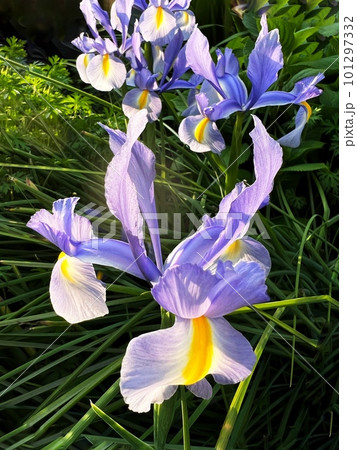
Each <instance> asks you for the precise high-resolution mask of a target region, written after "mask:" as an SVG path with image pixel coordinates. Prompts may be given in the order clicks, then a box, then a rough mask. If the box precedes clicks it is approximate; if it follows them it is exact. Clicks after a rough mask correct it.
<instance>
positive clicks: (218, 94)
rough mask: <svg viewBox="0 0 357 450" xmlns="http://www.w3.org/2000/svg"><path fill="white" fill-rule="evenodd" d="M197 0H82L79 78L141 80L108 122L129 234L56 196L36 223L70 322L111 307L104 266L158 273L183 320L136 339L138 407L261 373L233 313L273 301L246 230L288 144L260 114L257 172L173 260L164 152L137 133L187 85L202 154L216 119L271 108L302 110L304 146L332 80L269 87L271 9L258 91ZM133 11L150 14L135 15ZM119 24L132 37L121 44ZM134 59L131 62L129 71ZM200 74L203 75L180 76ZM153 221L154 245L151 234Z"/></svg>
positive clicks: (128, 383) (58, 304)
mask: <svg viewBox="0 0 357 450" xmlns="http://www.w3.org/2000/svg"><path fill="white" fill-rule="evenodd" d="M189 6H190V0H171V1H168V0H150V1H149V2H146V1H145V0H116V1H115V2H114V3H113V7H112V10H111V14H110V16H109V14H108V13H107V12H106V11H104V10H103V9H102V8H101V7H100V5H99V3H98V1H97V0H82V2H81V4H80V7H81V10H82V11H83V14H84V16H85V18H86V21H87V24H88V27H89V29H90V32H91V34H92V37H88V36H85V35H84V34H82V35H81V36H80V37H79V38H77V39H76V40H75V41H74V42H73V43H74V44H75V45H76V46H77V47H78V48H79V49H80V50H81V51H82V52H83V53H82V54H81V55H80V56H79V57H78V59H77V68H78V71H79V74H80V76H81V79H82V80H83V81H84V82H86V83H90V84H91V85H92V86H94V87H95V88H97V89H99V90H102V91H108V90H112V89H117V88H120V87H121V86H122V85H123V83H124V82H125V81H126V83H127V85H128V86H129V87H132V89H130V90H129V91H128V92H127V93H126V95H125V96H124V99H123V111H124V113H125V114H126V115H127V117H128V118H129V119H130V120H129V122H128V127H127V132H126V133H124V132H123V131H120V130H113V129H111V128H109V127H107V126H105V125H102V127H103V128H104V129H105V130H106V131H107V133H108V135H109V146H110V148H111V150H112V152H113V155H114V156H113V159H112V160H111V162H110V163H109V165H108V168H107V173H106V177H105V196H106V202H107V205H108V208H109V210H110V211H111V213H112V214H113V215H114V216H115V217H116V218H117V219H118V220H119V221H120V222H121V225H122V229H123V233H124V235H125V239H124V240H123V241H119V240H115V239H103V238H99V237H97V236H95V235H94V233H93V230H92V225H91V223H90V221H89V220H88V219H86V218H85V217H82V216H80V215H78V214H76V213H75V212H74V209H75V206H76V203H77V202H78V200H79V199H78V198H77V197H72V198H66V199H62V200H57V201H56V202H54V204H53V211H52V213H50V212H48V211H46V210H40V211H38V212H37V213H36V214H34V215H33V216H32V218H31V219H30V221H29V222H28V226H29V227H30V228H32V229H33V230H35V231H37V232H38V233H40V234H41V235H42V236H44V237H45V238H47V239H48V240H49V241H51V242H52V243H53V244H54V245H56V246H57V247H58V248H59V250H60V254H59V257H58V261H57V262H56V264H55V266H54V268H53V271H52V276H51V282H50V297H51V302H52V305H53V308H54V310H55V312H56V313H57V314H58V315H60V316H62V317H63V318H64V319H66V320H67V321H68V322H69V323H78V322H81V321H84V320H88V319H93V318H96V317H101V316H103V315H105V314H108V312H109V311H108V308H107V306H106V303H105V300H106V298H105V287H104V285H103V283H102V282H101V281H99V280H98V279H97V277H96V274H95V270H94V267H93V264H99V265H104V266H109V267H114V268H116V269H118V270H120V271H125V272H127V273H129V274H131V275H133V276H135V277H138V278H141V279H142V280H146V281H147V282H148V283H149V284H150V289H151V292H152V296H153V298H154V299H155V300H156V302H157V303H158V304H159V305H160V306H161V307H162V308H163V309H164V310H166V311H168V312H170V313H171V314H173V315H174V316H175V323H174V325H173V326H172V327H171V328H166V329H161V330H158V331H154V332H151V333H147V334H143V335H141V336H139V337H136V338H134V339H132V340H131V342H130V343H129V345H128V348H127V352H126V354H125V356H124V359H123V363H122V370H121V378H120V389H121V392H122V395H123V397H124V400H125V401H126V403H127V404H128V405H129V408H130V409H132V410H134V411H138V412H145V411H148V410H149V409H150V406H151V404H153V403H162V402H163V401H164V400H166V399H168V398H170V397H171V396H172V395H173V394H174V393H175V391H176V389H177V386H178V385H186V386H187V387H188V389H189V390H190V391H191V392H193V393H194V394H195V395H196V396H199V397H202V398H209V397H210V396H211V393H212V388H211V385H210V384H209V382H208V381H207V380H206V376H207V375H208V374H211V375H212V376H213V378H214V380H215V381H216V382H218V383H221V384H230V383H237V382H239V381H241V380H243V379H244V378H246V377H247V376H248V375H249V374H250V373H251V371H252V368H253V366H254V363H255V354H254V352H253V350H252V347H251V346H250V344H249V342H248V341H247V340H246V339H245V338H244V336H242V334H241V333H239V332H238V331H237V330H236V329H235V328H233V327H232V326H231V325H230V324H229V322H228V321H227V320H226V319H224V317H223V316H224V315H226V314H228V313H231V312H233V311H234V310H236V309H238V308H240V307H242V306H247V305H252V304H254V303H259V302H265V301H268V300H269V298H268V295H267V287H266V278H267V276H268V274H269V271H270V256H269V253H268V251H267V250H266V248H265V247H264V246H263V245H262V244H260V243H259V242H258V241H256V240H254V239H252V238H250V237H248V236H246V234H247V230H248V228H249V223H250V221H251V219H252V217H253V216H254V214H255V213H256V212H257V211H258V210H259V209H260V208H262V207H264V206H266V205H267V203H268V202H269V195H270V193H271V191H272V189H273V182H274V178H275V176H276V174H277V172H278V170H279V169H280V167H281V165H282V149H281V146H280V144H279V142H277V141H275V140H274V139H272V138H271V137H270V136H269V134H268V133H267V131H266V129H265V127H264V125H263V124H262V122H261V121H260V119H259V118H257V117H256V116H252V117H253V120H254V129H253V130H252V131H251V133H250V136H251V139H252V143H253V163H254V173H255V181H254V182H253V183H252V184H251V185H248V184H247V183H245V182H239V183H236V184H235V186H234V188H233V189H232V190H231V192H229V193H228V194H227V195H226V196H225V197H224V198H223V199H222V200H221V202H220V204H219V209H218V213H217V214H216V216H214V217H208V216H204V217H203V219H202V225H201V226H200V228H199V229H198V230H197V231H196V233H194V234H193V235H192V236H190V237H188V238H187V239H184V240H183V241H182V242H180V243H179V245H177V247H176V248H175V249H174V250H173V251H172V252H171V253H170V254H169V255H168V257H167V258H166V260H165V262H164V261H163V258H162V251H161V243H160V236H159V234H158V233H157V230H158V220H157V216H156V204H155V193H154V180H155V155H154V153H153V152H152V150H150V149H149V148H148V147H147V146H146V145H144V144H143V143H142V142H140V141H139V140H138V138H139V136H140V135H141V133H142V132H143V131H144V129H145V127H146V126H147V123H148V122H152V121H155V120H157V119H158V117H159V115H160V112H161V107H162V104H161V99H160V94H161V93H162V92H164V91H165V90H167V89H181V88H188V89H189V90H190V91H189V98H190V99H191V103H190V105H189V107H188V108H187V110H186V118H185V119H184V120H183V121H182V123H181V125H180V127H179V136H180V138H181V140H182V142H184V143H187V144H188V145H189V146H190V148H191V149H192V150H193V151H196V152H203V151H208V150H210V151H213V152H220V151H221V150H222V149H223V148H224V147H225V143H224V140H223V136H222V135H221V133H220V132H219V130H218V128H217V125H216V123H215V122H216V120H219V119H221V118H224V117H228V116H229V115H230V114H232V113H234V112H237V111H248V110H252V109H255V108H260V107H263V106H268V105H284V104H291V103H292V104H298V105H300V110H299V112H298V115H297V119H296V129H295V130H294V131H292V132H291V133H289V134H288V135H286V136H284V137H283V138H282V139H281V140H280V143H283V144H286V145H292V144H294V143H295V144H296V143H298V142H299V141H300V136H301V132H302V128H303V125H304V123H305V122H306V120H307V118H308V116H309V114H310V107H309V106H308V104H307V103H306V100H308V99H309V98H312V97H314V96H316V95H319V93H320V91H319V89H317V88H316V87H315V84H316V83H317V82H318V81H319V80H321V79H322V76H321V75H319V76H317V77H315V78H314V79H310V78H307V79H304V80H301V81H300V82H298V83H296V85H295V87H294V89H293V90H292V91H291V92H281V91H268V88H269V87H270V86H271V85H272V84H273V83H274V82H275V81H276V79H277V77H278V71H279V70H280V69H281V68H282V66H283V57H282V53H281V46H280V43H279V34H278V30H273V31H270V32H268V28H267V21H266V17H265V16H263V17H262V20H261V25H262V30H261V32H260V34H259V36H258V39H257V42H256V46H255V48H254V50H253V51H252V53H251V55H250V58H249V64H248V69H247V74H248V78H249V80H250V81H251V85H252V87H251V90H250V93H249V95H248V93H247V88H246V86H245V84H244V83H243V81H242V80H241V79H240V77H239V74H238V72H239V64H238V60H237V59H236V57H235V56H234V55H233V53H232V51H231V50H229V49H226V50H225V52H224V53H222V52H220V51H217V57H218V59H217V64H214V62H213V60H212V58H211V56H210V53H209V46H208V41H207V39H206V38H205V37H204V36H203V34H202V33H201V32H200V31H199V29H198V28H197V27H196V26H195V18H194V15H193V13H192V12H191V11H189V10H188V8H189ZM134 10H136V15H137V16H138V14H139V17H138V18H137V19H136V20H135V21H133V20H132V16H133V11H134ZM99 26H100V29H99ZM116 31H119V32H120V33H121V43H120V45H119V44H118V41H117V37H116ZM100 32H105V33H106V34H107V37H104V38H103V37H101V36H100V34H99V33H100ZM130 33H131V34H130ZM187 39H188V42H187V43H186V44H184V42H185V40H187ZM124 58H125V59H126V63H124V62H123V60H124ZM125 64H127V65H128V64H130V68H129V70H127V66H126V65H125ZM189 69H191V70H192V71H193V75H191V77H190V78H188V77H187V76H186V77H185V78H184V79H181V77H182V76H183V75H184V74H185V73H186V72H187V71H188V70H189ZM144 226H146V227H147V229H148V231H149V238H150V242H145V233H144ZM148 245H149V246H150V248H152V249H153V252H152V255H151V254H150V253H148V251H147V247H148Z"/></svg>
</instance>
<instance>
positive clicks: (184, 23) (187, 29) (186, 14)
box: [175, 11, 196, 40]
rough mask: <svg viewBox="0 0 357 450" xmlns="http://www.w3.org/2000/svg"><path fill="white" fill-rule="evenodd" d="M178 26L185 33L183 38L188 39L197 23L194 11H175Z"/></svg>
mask: <svg viewBox="0 0 357 450" xmlns="http://www.w3.org/2000/svg"><path fill="white" fill-rule="evenodd" d="M175 17H176V23H177V26H178V27H179V28H180V30H181V31H182V34H183V38H184V39H185V40H187V39H188V38H189V37H190V36H191V34H192V32H193V30H194V28H195V24H196V17H195V15H194V14H193V12H192V11H177V12H176V13H175Z"/></svg>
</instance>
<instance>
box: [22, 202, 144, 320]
mask: <svg viewBox="0 0 357 450" xmlns="http://www.w3.org/2000/svg"><path fill="white" fill-rule="evenodd" d="M78 200H79V198H78V197H72V198H65V199H61V200H57V201H55V202H54V203H53V210H52V214H51V213H50V212H48V211H46V210H45V209H41V210H40V211H38V212H37V213H35V214H34V215H33V216H32V217H31V219H30V220H29V222H28V223H27V226H28V227H30V228H32V229H33V230H35V231H37V232H38V233H40V234H41V235H42V236H43V237H45V238H46V239H48V240H49V241H50V242H52V243H53V244H54V245H56V246H57V247H58V248H59V249H60V250H61V253H60V254H59V257H58V261H57V262H56V264H55V266H54V268H53V270H52V275H51V281H50V298H51V302H52V305H53V309H54V310H55V312H56V314H58V315H59V316H61V317H63V318H64V319H66V320H67V322H69V323H77V322H82V321H84V320H89V319H94V318H96V317H101V316H103V315H105V314H107V313H108V308H107V306H106V304H105V287H104V285H103V283H102V282H101V281H99V280H98V279H97V278H96V275H95V271H94V268H93V264H94V263H96V264H102V265H105V266H111V267H115V268H117V269H119V270H124V271H126V272H128V273H131V274H133V275H135V276H137V277H139V278H144V275H143V273H142V272H141V270H140V269H139V267H138V265H137V263H136V261H135V258H134V256H133V254H132V251H131V248H130V246H129V244H127V243H126V242H121V241H117V240H114V239H101V238H99V239H98V238H96V237H95V236H94V234H93V230H92V225H91V223H90V221H89V220H88V219H86V218H85V217H82V216H80V215H78V214H75V213H74V208H75V206H76V204H77V202H78Z"/></svg>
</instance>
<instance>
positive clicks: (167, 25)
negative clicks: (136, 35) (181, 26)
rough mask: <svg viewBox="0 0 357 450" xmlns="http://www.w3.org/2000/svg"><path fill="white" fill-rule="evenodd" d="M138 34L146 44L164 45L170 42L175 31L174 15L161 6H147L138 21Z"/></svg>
mask: <svg viewBox="0 0 357 450" xmlns="http://www.w3.org/2000/svg"><path fill="white" fill-rule="evenodd" d="M139 26H140V32H141V34H142V36H143V38H144V40H145V41H146V42H151V43H152V44H154V45H165V44H167V43H169V42H170V40H171V39H172V38H173V36H174V34H175V31H176V18H175V16H174V14H173V13H172V12H171V11H169V10H168V9H166V8H164V7H162V6H158V7H155V6H152V5H151V6H149V7H148V8H147V9H146V10H145V11H144V12H143V13H142V15H141V17H140V20H139Z"/></svg>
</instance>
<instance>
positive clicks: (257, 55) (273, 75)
mask: <svg viewBox="0 0 357 450" xmlns="http://www.w3.org/2000/svg"><path fill="white" fill-rule="evenodd" d="M263 23H264V22H263ZM266 31H267V29H266V30H263V31H262V32H261V34H260V35H259V37H258V39H257V41H256V44H255V47H254V49H253V51H252V52H251V54H250V56H249V61H248V68H247V74H248V78H249V79H250V81H251V82H252V91H251V93H250V95H249V99H248V104H249V106H250V105H254V104H255V103H256V102H257V100H258V99H259V97H260V96H261V95H262V94H263V93H264V92H265V91H266V90H267V89H268V88H269V87H270V86H271V85H272V84H273V83H274V82H275V81H276V80H277V79H278V72H279V70H280V69H281V68H282V67H283V65H284V61H283V53H282V50H281V44H280V42H279V30H277V29H275V30H272V31H270V32H269V33H266Z"/></svg>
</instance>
